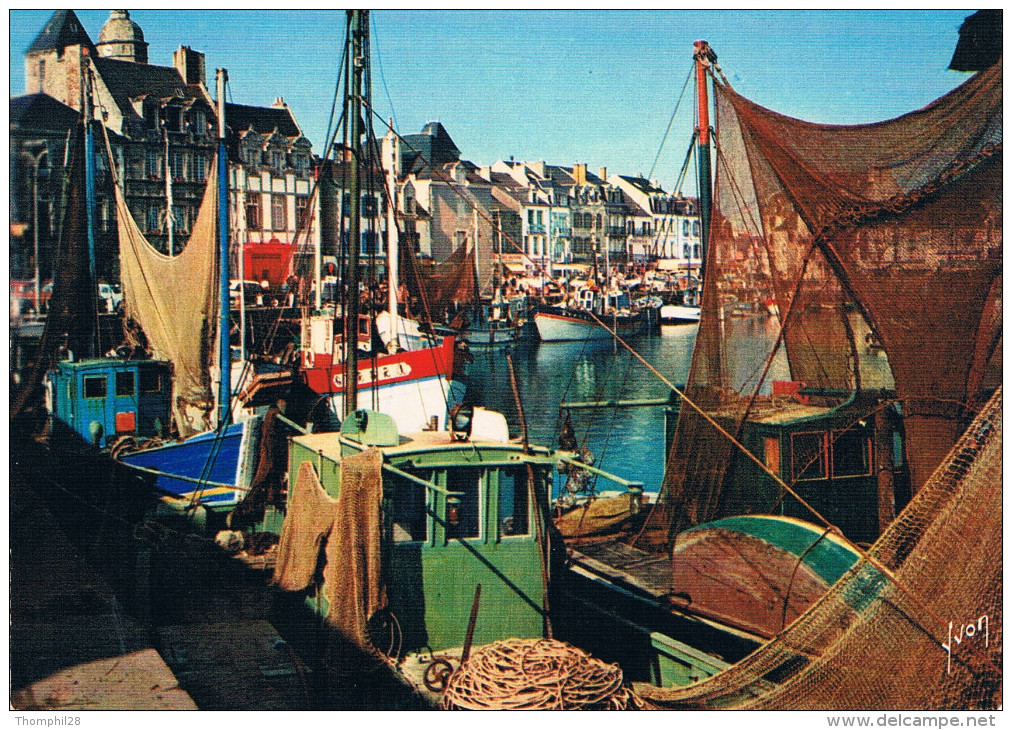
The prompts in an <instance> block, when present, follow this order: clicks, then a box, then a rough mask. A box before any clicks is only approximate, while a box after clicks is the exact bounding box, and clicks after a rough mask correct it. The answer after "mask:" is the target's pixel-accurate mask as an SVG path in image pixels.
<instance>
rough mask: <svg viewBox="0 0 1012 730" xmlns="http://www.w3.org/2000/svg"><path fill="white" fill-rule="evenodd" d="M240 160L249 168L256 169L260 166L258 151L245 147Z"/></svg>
mask: <svg viewBox="0 0 1012 730" xmlns="http://www.w3.org/2000/svg"><path fill="white" fill-rule="evenodd" d="M242 160H243V162H244V163H246V165H248V166H249V167H256V166H258V165H259V164H260V150H258V149H254V148H251V147H246V148H244V149H243V151H242Z"/></svg>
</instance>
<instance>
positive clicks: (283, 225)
mask: <svg viewBox="0 0 1012 730" xmlns="http://www.w3.org/2000/svg"><path fill="white" fill-rule="evenodd" d="M286 202H287V201H286V200H285V196H284V195H272V196H271V228H273V229H274V230H275V231H286V230H288V216H286V215H285V212H286V211H285V209H286V207H287V206H286V205H285V203H286Z"/></svg>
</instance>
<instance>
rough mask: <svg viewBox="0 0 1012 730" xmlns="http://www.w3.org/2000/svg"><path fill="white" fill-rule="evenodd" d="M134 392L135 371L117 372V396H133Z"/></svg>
mask: <svg viewBox="0 0 1012 730" xmlns="http://www.w3.org/2000/svg"><path fill="white" fill-rule="evenodd" d="M133 394H134V374H133V372H132V371H131V372H119V373H116V395H117V396H122V397H126V396H131V395H133Z"/></svg>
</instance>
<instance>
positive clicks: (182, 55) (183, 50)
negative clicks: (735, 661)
mask: <svg viewBox="0 0 1012 730" xmlns="http://www.w3.org/2000/svg"><path fill="white" fill-rule="evenodd" d="M172 65H173V66H174V67H175V69H176V70H177V71H178V72H179V75H180V76H182V77H183V81H184V82H185V83H186V84H187V85H190V84H205V83H206V78H207V76H206V73H207V72H206V70H205V63H204V54H203V53H200V52H199V51H195V50H193V49H192V48H190V47H189V46H180V47H179V48H178V49H176V52H175V53H173V54H172Z"/></svg>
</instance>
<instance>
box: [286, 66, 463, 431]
mask: <svg viewBox="0 0 1012 730" xmlns="http://www.w3.org/2000/svg"><path fill="white" fill-rule="evenodd" d="M364 52H365V53H366V54H368V51H367V50H365V51H364ZM366 61H368V58H366ZM366 101H367V102H368V92H367V99H366ZM346 103H350V102H349V101H347V100H346ZM369 119H371V117H369ZM349 135H350V136H351V138H352V139H355V140H358V142H357V144H358V145H360V149H361V150H362V154H363V156H364V159H363V160H362V162H361V165H360V163H359V161H357V160H356V161H355V162H354V163H352V164H353V166H354V167H355V172H354V173H350V174H349V176H348V177H349V180H350V183H349V188H350V189H349V192H348V198H349V200H350V201H351V204H350V205H349V209H348V216H347V218H348V220H347V226H348V234H347V235H348V237H349V240H356V239H357V238H358V237H359V236H360V235H361V230H362V226H363V221H364V217H363V215H362V207H361V197H362V195H361V194H362V189H361V187H360V184H359V183H360V180H364V179H366V176H368V175H372V174H373V172H374V170H375V169H376V168H378V167H382V168H383V169H384V170H385V171H386V184H385V185H384V193H385V195H386V196H387V200H388V204H387V205H386V210H387V232H388V235H387V302H386V305H387V306H386V311H376V310H375V308H371V307H370V308H371V309H372V311H362V309H361V308H362V306H363V303H362V301H361V299H360V298H359V297H354V296H352V297H347V299H346V301H344V302H342V303H341V305H340V306H339V307H338V308H336V309H335V310H334V311H333V312H320V313H318V314H313V315H311V316H308V317H304V318H303V324H302V336H301V350H300V352H301V368H300V373H299V377H300V380H301V382H302V383H304V384H305V385H306V386H307V387H308V388H309V389H311V390H312V391H313V392H315V393H317V394H319V395H320V396H322V397H323V398H325V399H327V400H328V401H329V402H330V404H331V407H332V409H333V411H334V412H335V413H339V414H346V413H348V412H350V411H352V410H356V409H358V408H371V409H374V410H380V411H382V412H384V413H389V414H391V415H392V416H393V418H394V420H395V421H396V422H397V424H398V426H399V427H400V428H402V429H405V430H420V429H422V428H437V429H441V428H444V427H445V426H446V415H447V406H446V402H447V394H448V392H449V380H450V378H451V377H452V374H453V353H454V344H455V337H454V336H453V335H452V334H447V335H442V334H438V333H436V332H435V331H434V330H433V328H432V327H431V325H429V326H426V325H423V324H422V323H421V322H419V321H417V320H415V319H412V318H411V317H410V316H408V313H407V312H402V311H401V308H400V306H399V302H398V300H397V295H398V292H399V290H400V280H401V275H400V273H399V271H400V269H401V265H402V259H403V260H404V263H408V265H409V270H410V266H411V264H412V263H413V257H411V256H409V255H407V252H403V253H402V251H401V247H400V245H399V241H398V238H399V235H398V228H397V220H396V215H395V210H396V200H397V184H396V175H397V171H398V170H399V169H400V162H399V146H398V143H397V138H396V136H395V135H394V134H393V132H392V131H391V133H390V134H388V135H386V136H385V137H384V138H383V140H382V152H381V156H382V161H381V163H382V164H381V165H378V164H377V161H376V160H375V155H374V151H375V150H374V149H373V147H374V146H373V145H372V144H367V143H362V138H363V135H365V136H366V137H367V138H368V139H370V140H372V139H373V135H372V124H371V121H367V122H366V124H365V125H362V124H358V125H356V126H355V128H354V129H350V130H349ZM359 167H361V169H359ZM376 207H377V209H378V206H376ZM378 212H379V211H378V210H376V211H375V213H376V214H377V215H378ZM373 224H374V225H375V221H374V222H373ZM375 227H376V228H378V226H375ZM358 258H359V257H358V249H357V247H355V246H350V247H349V254H348V255H347V257H346V259H347V261H346V267H345V270H344V275H345V277H346V281H347V282H348V285H347V287H348V291H352V292H354V291H358V290H359V281H360V271H359V268H360V267H359V260H358ZM318 300H319V297H318ZM370 305H371V302H370ZM318 307H319V301H318ZM349 342H355V343H356V346H355V347H346V346H345V343H349ZM348 372H356V373H357V375H356V378H355V379H354V382H351V379H349V378H348V375H347V374H348Z"/></svg>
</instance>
